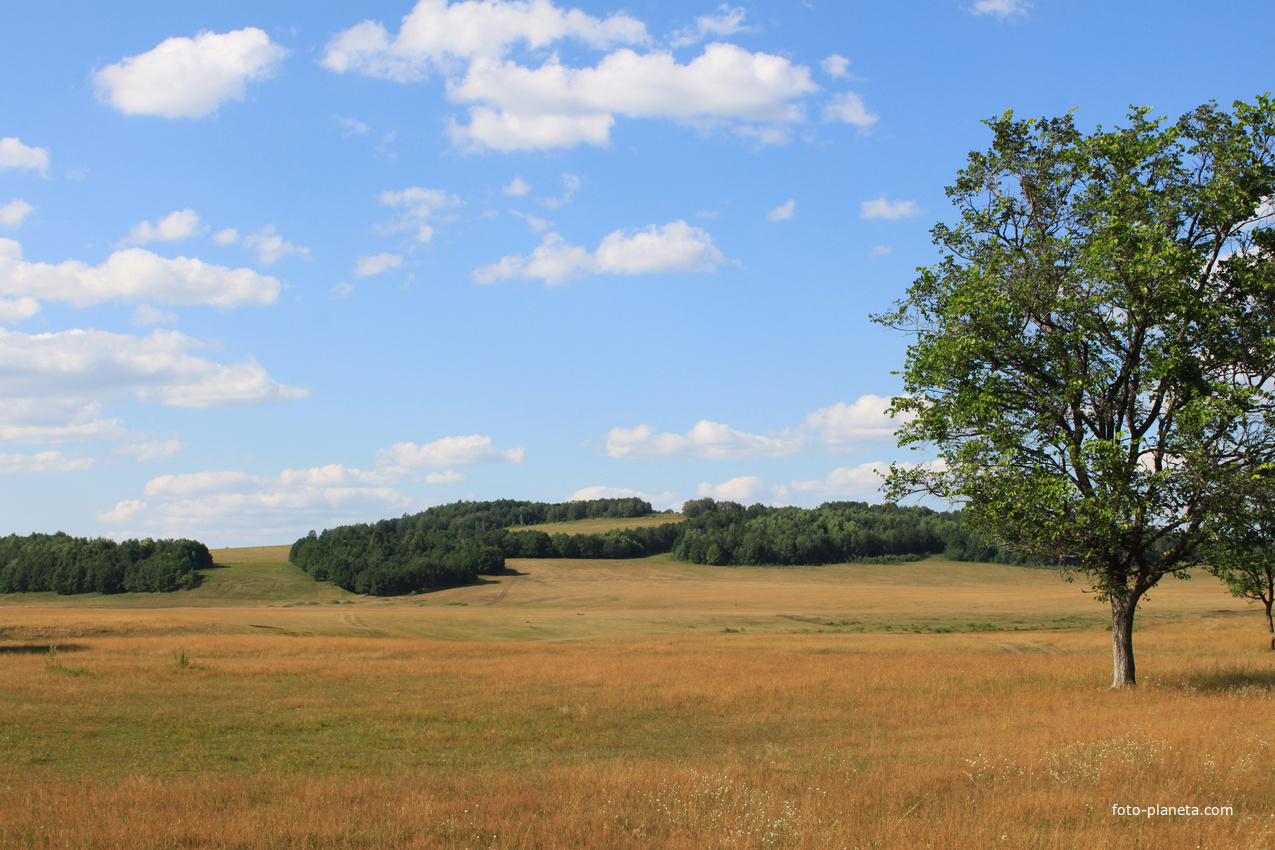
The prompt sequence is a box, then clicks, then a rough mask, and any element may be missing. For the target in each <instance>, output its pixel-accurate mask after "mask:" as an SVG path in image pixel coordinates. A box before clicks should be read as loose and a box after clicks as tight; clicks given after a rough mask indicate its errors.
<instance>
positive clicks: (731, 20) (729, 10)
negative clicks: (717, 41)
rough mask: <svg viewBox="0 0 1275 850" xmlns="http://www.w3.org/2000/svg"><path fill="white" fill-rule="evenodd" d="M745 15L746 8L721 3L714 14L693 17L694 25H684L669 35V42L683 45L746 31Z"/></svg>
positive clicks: (747, 28)
mask: <svg viewBox="0 0 1275 850" xmlns="http://www.w3.org/2000/svg"><path fill="white" fill-rule="evenodd" d="M747 15H748V11H747V10H746V9H744V8H742V7H739V6H730V5H728V4H726V3H723V4H722V5H721V6H718V7H717V14H716V15H700V16H699V17H697V18H696V19H695V26H693V27H686V28H685V29H680V30H678V31H677V32H675V33H673V34H672V35H671V36H670V37H669V44H670V45H672V46H673V47H685V46H687V45H688V44H695V43H696V42H699V41H703V40H704V39H706V38H710V37H714V36H716V37H721V36H727V35H734V34H735V33H737V32H748V31H749V27H747V26H745V25H744V18H745V17H747Z"/></svg>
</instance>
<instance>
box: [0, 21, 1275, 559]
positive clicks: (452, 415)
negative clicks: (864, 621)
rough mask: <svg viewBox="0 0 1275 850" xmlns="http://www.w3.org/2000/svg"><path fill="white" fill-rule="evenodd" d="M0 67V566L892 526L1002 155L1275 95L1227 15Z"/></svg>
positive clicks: (61, 32) (493, 40)
mask: <svg viewBox="0 0 1275 850" xmlns="http://www.w3.org/2000/svg"><path fill="white" fill-rule="evenodd" d="M4 17H5V24H4V26H3V27H2V28H0V74H3V79H4V81H5V85H3V86H0V516H3V518H4V519H3V523H0V533H10V532H17V533H23V534H25V533H29V532H31V531H44V532H52V531H55V530H59V529H61V530H65V531H67V532H70V533H73V534H78V535H110V536H116V537H120V536H155V537H161V536H163V537H169V536H191V537H197V538H199V539H201V540H204V541H205V542H207V543H209V544H210V545H214V546H223V545H251V544H258V543H286V542H290V541H291V540H292V539H294V538H295V537H296V536H298V535H300V534H303V533H304V532H305V531H307V530H308V529H310V528H324V527H328V526H331V525H335V524H340V523H346V522H354V521H366V520H373V519H378V518H381V517H385V516H395V515H398V514H401V513H404V512H407V511H417V510H421V509H423V508H425V507H428V506H430V505H434V504H440V503H443V502H451V501H455V500H457V499H494V498H521V499H534V500H543V501H554V502H556V501H562V500H566V499H570V498H590V497H595V496H610V495H632V494H640V495H642V496H644V497H645V498H648V499H650V500H651V501H652V502H653V503H654V504H655V506H656V507H657V508H665V507H676V506H678V505H679V504H680V503H681V502H682V501H683V500H685V499H687V498H695V497H698V496H703V495H712V496H716V497H718V498H731V499H736V500H739V501H743V502H746V503H751V502H754V501H761V502H766V503H773V504H798V505H808V506H813V505H817V504H819V503H820V502H822V501H826V500H829V499H864V500H869V501H876V500H878V499H879V497H878V496H877V494H876V486H877V478H876V475H875V472H874V470H875V469H878V468H881V467H882V466H883V465H885V464H888V462H890V461H892V460H893V461H904V462H917V461H923V460H925V457H924V456H923V455H917V454H914V453H910V452H906V451H905V452H900V451H899V450H898V449H897V448H895V446H894V444H893V440H892V437H891V424H890V422H889V420H888V419H887V418H886V417H885V416H884V415H883V409H884V406H885V404H886V401H885V400H886V399H888V397H889V396H890V395H892V394H893V393H896V392H898V391H899V388H900V385H899V380H898V378H897V376H895V375H892V374H891V373H892V372H893V371H897V370H898V369H900V368H901V366H902V363H903V358H904V355H905V351H906V346H907V340H906V339H905V338H901V337H899V336H898V335H896V334H893V333H892V332H889V331H886V330H884V329H882V328H879V327H877V326H875V325H873V324H871V323H870V322H869V321H868V314H869V313H872V312H876V311H880V310H882V309H884V308H886V307H888V306H889V305H890V304H891V303H892V302H893V301H894V300H895V299H897V298H899V297H900V296H901V295H902V294H903V292H904V290H905V288H906V287H907V285H908V284H909V283H910V281H911V280H912V278H913V277H914V275H915V269H916V267H918V266H925V265H929V264H932V263H934V262H936V261H937V259H938V256H937V254H936V253H935V249H934V248H933V247H932V246H931V244H930V241H929V236H928V231H929V229H930V227H932V226H933V225H934V223H935V222H938V221H951V220H952V218H953V213H952V210H951V208H950V207H949V205H948V203H947V201H946V198H945V195H944V192H943V187H944V186H945V185H947V184H948V183H950V182H951V180H952V178H953V177H954V175H955V173H956V171H957V169H958V168H960V167H961V165H962V164H963V162H964V160H965V157H966V155H967V153H968V152H969V151H970V150H975V149H984V148H986V147H987V145H988V143H989V136H988V132H987V130H986V128H985V127H984V126H983V125H982V124H981V123H980V121H981V119H985V118H988V117H991V116H993V115H999V114H1000V113H1001V112H1003V111H1004V110H1006V109H1013V110H1014V111H1015V113H1016V114H1019V115H1023V116H1041V115H1049V116H1052V115H1058V114H1061V113H1064V112H1066V111H1067V110H1069V109H1073V108H1075V109H1077V112H1076V116H1077V121H1078V123H1079V124H1080V125H1081V126H1083V127H1086V128H1092V127H1093V126H1095V125H1098V124H1101V125H1103V126H1112V125H1116V124H1119V123H1121V121H1122V120H1123V117H1124V115H1125V114H1126V112H1127V110H1128V107H1129V105H1130V104H1138V105H1141V104H1146V105H1150V106H1152V107H1153V108H1154V109H1155V110H1156V112H1157V113H1158V114H1161V115H1166V116H1169V117H1171V118H1176V117H1177V116H1178V115H1180V114H1182V113H1184V112H1186V111H1188V110H1190V109H1192V108H1193V107H1195V106H1197V105H1199V104H1200V103H1203V102H1205V101H1207V100H1210V99H1212V100H1216V101H1218V102H1219V103H1222V104H1229V103H1231V102H1232V101H1233V100H1235V99H1246V100H1251V99H1252V97H1253V96H1254V95H1255V94H1257V93H1260V92H1265V91H1267V90H1269V89H1270V88H1271V75H1270V71H1269V53H1270V51H1269V47H1270V40H1271V37H1272V35H1273V30H1275V28H1273V27H1272V24H1273V23H1275V7H1272V6H1270V5H1269V4H1254V3H1239V2H1216V3H1209V4H1201V3H1188V2H1154V3H1153V2H1132V1H1131V2H1122V3H1110V2H1066V3H1064V2H1061V0H1036V2H1034V3H1030V4H1029V3H1026V2H1022V0H954V2H947V0H929V2H921V1H920V0H917V1H916V2H892V3H868V2H838V3H831V2H826V0H809V1H808V2H802V0H782V2H781V0H758V2H741V3H739V4H738V5H736V4H733V3H731V4H726V5H719V4H715V3H712V2H707V3H703V4H700V5H695V4H687V3H670V2H665V0H641V2H633V3H628V4H625V5H612V4H610V3H606V2H581V3H578V4H575V5H571V4H562V5H556V4H555V3H554V2H549V0H535V2H513V0H483V2H473V0H470V2H451V3H448V2H446V0H422V1H421V2H419V3H416V4H415V5H413V4H412V3H411V2H410V0H406V1H404V0H397V1H396V2H390V1H389V0H375V2H364V3H332V2H304V3H303V2H282V1H281V2H273V3H269V4H263V3H259V2H254V3H246V2H226V1H225V0H221V1H220V2H216V3H210V2H188V3H172V2H122V3H119V4H101V3H96V2H59V3H54V4H23V5H21V6H20V7H14V8H9V9H7V10H6V11H5V14H4Z"/></svg>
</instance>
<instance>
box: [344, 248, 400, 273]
mask: <svg viewBox="0 0 1275 850" xmlns="http://www.w3.org/2000/svg"><path fill="white" fill-rule="evenodd" d="M402 265H403V257H402V255H400V254H388V253H385V252H381V253H380V254H371V255H369V256H366V257H359V259H358V261H357V262H355V264H354V275H355V277H370V276H372V275H374V274H380V273H381V272H386V271H389V270H390V269H397V268H401V267H402Z"/></svg>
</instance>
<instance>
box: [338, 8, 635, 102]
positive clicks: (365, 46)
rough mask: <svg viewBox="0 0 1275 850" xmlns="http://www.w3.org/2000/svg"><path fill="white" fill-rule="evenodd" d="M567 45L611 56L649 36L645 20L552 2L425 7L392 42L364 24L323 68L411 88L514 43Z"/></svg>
mask: <svg viewBox="0 0 1275 850" xmlns="http://www.w3.org/2000/svg"><path fill="white" fill-rule="evenodd" d="M562 39H574V40H577V41H581V42H584V43H585V44H587V45H588V46H590V47H593V48H597V49H606V48H609V47H611V46H612V45H616V44H645V43H647V42H648V41H650V36H649V35H648V34H647V32H646V26H645V25H644V24H643V23H642V22H641V21H639V20H637V19H635V18H632V17H629V16H628V15H625V14H623V13H617V14H613V15H611V16H609V17H608V18H606V19H600V18H595V17H593V16H592V15H588V14H585V13H584V12H581V11H580V10H579V9H570V10H564V9H560V8H558V7H557V6H554V5H553V4H552V3H551V2H548V0H530V2H528V1H527V0H521V2H520V0H484V2H460V3H450V4H449V3H448V2H447V0H420V2H418V3H417V4H416V7H415V8H414V9H412V11H411V12H410V13H408V14H407V15H406V16H405V17H404V18H403V23H402V27H401V28H400V30H399V33H398V35H397V36H394V37H393V38H391V37H390V35H389V33H388V32H387V31H386V29H385V27H384V26H382V25H381V24H380V23H377V22H375V21H363V22H362V23H360V24H356V25H355V26H353V27H350V28H349V29H347V30H345V31H343V32H341V33H338V34H337V36H336V37H335V38H333V39H332V40H331V41H330V42H328V46H327V54H326V55H325V56H324V57H323V60H322V64H323V66H324V67H326V68H328V69H329V70H332V71H336V72H337V73H344V72H346V71H353V72H357V73H361V74H366V75H368V76H372V77H380V78H382V79H387V80H395V81H398V82H406V81H409V80H420V79H423V78H425V77H426V76H427V75H428V74H429V72H430V71H431V70H434V69H435V68H439V67H446V66H448V65H449V64H450V63H452V62H453V61H454V60H456V59H471V58H474V57H483V56H486V57H491V56H502V55H504V54H505V53H506V52H507V51H508V50H509V49H510V48H511V47H513V46H514V45H516V44H523V45H525V46H526V47H528V48H531V49H533V50H534V49H539V48H543V47H547V46H548V45H550V44H552V43H553V42H555V41H559V40H562Z"/></svg>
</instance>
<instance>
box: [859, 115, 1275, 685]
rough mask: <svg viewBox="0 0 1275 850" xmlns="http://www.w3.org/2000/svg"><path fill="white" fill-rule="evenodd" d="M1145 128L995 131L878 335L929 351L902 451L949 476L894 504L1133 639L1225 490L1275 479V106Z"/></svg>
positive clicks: (1042, 123) (914, 360)
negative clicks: (1037, 576) (1016, 557)
mask: <svg viewBox="0 0 1275 850" xmlns="http://www.w3.org/2000/svg"><path fill="white" fill-rule="evenodd" d="M1129 120H1130V124H1129V126H1128V127H1127V128H1122V129H1116V130H1112V131H1103V130H1102V129H1101V128H1099V129H1098V130H1097V131H1096V132H1094V133H1092V134H1090V135H1085V134H1083V133H1082V132H1080V131H1079V130H1078V129H1077V128H1076V127H1075V124H1074V122H1073V120H1072V118H1071V116H1070V115H1068V116H1064V117H1062V118H1053V119H1042V120H1016V119H1014V117H1013V115H1012V114H1011V113H1006V114H1005V115H1004V116H1002V117H1001V118H999V119H994V120H990V121H988V122H987V124H988V126H989V127H990V128H991V129H992V132H993V135H994V141H993V144H992V148H991V149H990V150H988V151H987V152H985V153H978V152H975V153H971V154H970V157H969V162H968V165H967V167H966V168H965V169H964V170H962V171H961V172H960V173H959V174H958V176H957V180H956V182H955V184H954V185H953V186H951V187H949V188H948V190H947V192H948V196H949V197H950V198H951V200H952V202H953V203H954V205H955V206H956V207H957V209H959V210H960V213H961V221H960V223H959V224H957V225H955V226H952V227H949V226H947V225H943V224H939V225H937V226H936V227H935V228H934V230H933V231H932V233H933V237H934V242H935V244H937V245H938V246H939V248H940V249H941V251H942V252H943V255H944V257H943V260H942V262H940V263H939V264H938V265H935V266H933V267H931V268H929V269H925V270H923V271H922V273H921V276H920V277H919V278H917V280H916V281H915V282H914V283H913V284H912V286H911V287H910V288H909V290H908V293H907V297H906V298H905V299H904V300H903V301H901V302H900V303H899V304H898V305H897V308H896V310H895V311H894V312H892V313H888V314H885V315H882V316H876V317H874V319H875V320H876V321H878V322H880V323H882V324H885V325H887V326H889V327H893V328H896V329H899V330H903V331H906V332H908V333H910V334H912V335H913V336H914V338H915V339H914V342H913V344H912V345H911V346H910V347H909V349H908V359H907V365H906V368H905V371H904V388H905V395H902V396H900V397H898V398H896V399H894V406H895V410H896V411H897V412H899V413H901V414H904V416H905V418H906V419H907V420H908V421H907V423H906V424H905V425H904V426H903V427H902V428H901V430H900V443H901V444H902V445H922V444H930V445H933V446H935V447H936V448H937V449H938V453H939V456H940V458H941V459H942V464H939V465H937V466H921V467H905V466H901V465H897V466H895V467H893V468H892V472H891V477H890V480H889V483H888V492H889V495H890V496H891V497H892V498H896V499H897V498H899V497H902V496H903V495H905V494H908V493H914V492H918V491H919V492H925V493H929V494H932V495H935V496H938V497H940V498H943V499H946V500H950V501H953V502H956V503H960V504H964V505H965V506H966V510H965V516H966V519H967V520H968V521H969V522H970V524H971V525H972V527H974V528H976V529H978V530H980V531H981V532H983V533H985V534H986V535H987V536H988V537H989V538H991V539H994V540H996V541H998V542H1000V543H1001V544H1002V545H1004V546H1007V547H1010V548H1012V549H1014V550H1016V551H1020V552H1022V553H1024V554H1025V555H1027V556H1028V557H1030V558H1031V559H1033V560H1036V561H1043V562H1057V563H1059V564H1062V565H1064V566H1067V565H1070V566H1073V567H1075V568H1077V569H1079V570H1081V571H1083V572H1084V573H1085V574H1086V575H1087V576H1088V577H1089V578H1090V581H1091V582H1092V584H1093V587H1094V588H1095V589H1096V590H1097V591H1099V593H1100V594H1101V595H1102V596H1104V597H1107V598H1110V599H1111V601H1112V604H1113V618H1117V617H1119V618H1123V619H1122V620H1121V623H1120V624H1119V628H1120V629H1122V630H1123V632H1124V633H1125V634H1127V632H1128V631H1129V630H1130V629H1131V623H1132V614H1133V610H1134V609H1135V608H1136V605H1137V602H1138V599H1139V598H1141V596H1142V595H1143V594H1144V593H1145V592H1146V591H1147V589H1149V588H1150V587H1152V586H1154V585H1155V584H1156V582H1158V581H1159V580H1160V578H1161V577H1163V576H1164V575H1166V574H1169V573H1175V572H1180V571H1181V570H1183V569H1185V568H1187V567H1188V566H1190V565H1192V564H1194V563H1196V562H1197V560H1198V552H1197V549H1198V546H1199V544H1200V542H1201V540H1202V538H1203V536H1204V531H1203V528H1202V524H1203V522H1204V520H1205V518H1206V517H1207V516H1209V515H1210V513H1211V511H1213V510H1214V506H1215V504H1216V503H1217V502H1218V499H1219V496H1220V494H1223V493H1224V492H1225V491H1226V490H1227V488H1228V486H1229V483H1228V482H1229V481H1231V480H1232V479H1233V478H1235V477H1236V476H1239V475H1243V474H1244V470H1245V469H1246V468H1252V467H1254V466H1256V465H1258V464H1260V463H1264V462H1268V461H1270V460H1271V459H1273V458H1275V429H1272V417H1273V411H1275V397H1273V396H1272V394H1271V392H1270V379H1271V378H1272V376H1273V375H1275V231H1273V230H1272V228H1271V227H1270V226H1269V225H1270V223H1271V217H1270V214H1269V206H1268V205H1269V203H1270V198H1271V196H1272V195H1275V138H1273V135H1272V134H1273V132H1275V102H1273V101H1272V100H1271V98H1270V96H1269V95H1267V96H1263V97H1259V98H1258V99H1257V103H1256V105H1248V104H1243V103H1237V104H1235V108H1234V112H1233V113H1232V114H1228V113H1226V112H1223V111H1221V110H1219V109H1218V108H1217V107H1216V106H1215V105H1213V104H1206V105H1205V106H1202V107H1200V108H1199V109H1197V110H1195V111H1194V112H1192V113H1190V114H1188V115H1185V116H1183V117H1182V118H1181V119H1180V120H1179V121H1178V122H1176V123H1174V124H1172V125H1167V126H1165V125H1163V122H1162V121H1161V120H1159V119H1153V118H1151V117H1150V116H1149V110H1148V109H1146V108H1142V109H1136V110H1134V111H1133V112H1132V114H1131V115H1130V116H1129ZM1113 622H1114V621H1113ZM1130 647H1131V645H1130ZM1128 662H1129V676H1128V678H1127V682H1125V681H1120V680H1121V676H1120V674H1119V673H1118V675H1117V680H1118V682H1119V683H1121V684H1123V683H1131V682H1132V649H1131V648H1130V649H1129V651H1128Z"/></svg>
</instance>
